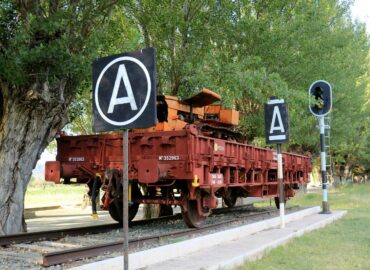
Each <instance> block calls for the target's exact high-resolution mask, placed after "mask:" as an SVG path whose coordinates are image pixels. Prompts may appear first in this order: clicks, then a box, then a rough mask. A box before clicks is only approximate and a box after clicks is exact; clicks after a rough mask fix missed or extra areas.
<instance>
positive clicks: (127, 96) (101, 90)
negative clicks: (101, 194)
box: [93, 48, 157, 270]
mask: <svg viewBox="0 0 370 270" xmlns="http://www.w3.org/2000/svg"><path fill="white" fill-rule="evenodd" d="M155 87H156V69H155V49H154V48H148V49H144V50H141V51H137V52H130V53H124V54H120V55H113V56H108V57H104V58H100V59H98V60H96V61H94V63H93V129H94V131H95V132H101V131H112V130H117V129H121V130H122V129H123V138H122V152H123V168H122V170H123V179H122V204H123V266H124V270H128V269H129V261H128V249H129V246H128V212H129V206H128V180H129V179H128V163H129V155H128V152H129V143H128V141H129V135H128V134H129V129H130V128H145V127H150V126H154V125H155V124H156V119H157V111H156V89H155Z"/></svg>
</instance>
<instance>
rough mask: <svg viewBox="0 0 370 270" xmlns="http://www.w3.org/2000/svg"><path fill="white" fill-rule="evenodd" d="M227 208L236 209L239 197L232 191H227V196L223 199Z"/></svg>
mask: <svg viewBox="0 0 370 270" xmlns="http://www.w3.org/2000/svg"><path fill="white" fill-rule="evenodd" d="M222 199H223V200H224V203H225V204H226V206H227V207H230V208H231V207H234V206H235V204H236V200H237V199H238V196H237V195H236V194H235V192H233V191H232V190H227V191H226V192H225V196H223V197H222Z"/></svg>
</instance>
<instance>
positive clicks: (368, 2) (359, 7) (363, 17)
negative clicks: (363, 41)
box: [351, 0, 370, 34]
mask: <svg viewBox="0 0 370 270" xmlns="http://www.w3.org/2000/svg"><path fill="white" fill-rule="evenodd" d="M351 11H352V17H353V18H354V19H355V18H357V19H358V20H359V21H361V22H364V23H366V29H367V32H368V33H369V34H370V0H355V1H354V3H353V6H352V9H351Z"/></svg>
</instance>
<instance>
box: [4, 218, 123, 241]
mask: <svg viewBox="0 0 370 270" xmlns="http://www.w3.org/2000/svg"><path fill="white" fill-rule="evenodd" d="M119 228H121V226H120V225H119V224H118V223H114V224H104V225H96V226H86V227H79V228H68V229H59V230H51V231H41V232H31V233H19V234H10V235H5V236H0V246H6V245H11V244H19V243H27V242H35V241H40V240H53V239H59V238H62V237H65V236H67V235H70V236H73V235H82V234H96V233H101V232H107V231H112V230H115V229H119Z"/></svg>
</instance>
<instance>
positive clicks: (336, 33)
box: [0, 0, 370, 169]
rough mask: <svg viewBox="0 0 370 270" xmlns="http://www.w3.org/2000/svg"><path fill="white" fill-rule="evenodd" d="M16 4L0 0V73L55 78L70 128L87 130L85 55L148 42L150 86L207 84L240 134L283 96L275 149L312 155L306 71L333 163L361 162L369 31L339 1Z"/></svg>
mask: <svg viewBox="0 0 370 270" xmlns="http://www.w3.org/2000/svg"><path fill="white" fill-rule="evenodd" d="M31 2H32V3H31ZM27 3H28V4H26V5H23V4H21V1H11V0H3V1H2V2H1V5H0V36H1V43H0V45H1V46H0V52H1V53H0V80H3V81H7V82H11V83H12V84H13V85H16V86H24V85H27V86H31V85H32V84H33V83H34V82H36V81H44V80H48V81H52V80H54V79H58V80H62V79H66V78H67V79H68V80H69V82H70V84H71V85H72V86H74V87H69V88H68V89H73V96H74V98H73V102H72V105H71V107H70V118H71V120H73V122H72V124H71V125H70V126H69V127H68V130H72V131H73V132H74V133H90V132H91V97H90V95H91V94H90V93H91V75H90V74H91V68H90V67H91V62H92V60H93V59H94V58H98V57H102V56H107V55H111V54H116V53H122V52H126V51H132V50H137V49H141V48H143V47H149V46H152V47H155V48H156V49H157V89H158V92H159V93H165V94H171V95H177V96H180V97H182V98H185V97H189V96H191V95H193V94H194V93H196V92H198V91H199V89H201V88H202V87H207V88H209V89H211V90H214V91H215V92H217V93H219V94H221V96H222V97H223V101H222V103H223V104H224V105H225V106H227V107H232V108H235V109H238V110H240V112H241V116H242V117H241V121H240V122H241V124H240V126H239V127H238V130H239V131H241V132H243V133H244V134H245V135H247V137H248V138H249V141H251V142H252V141H255V142H258V143H259V144H260V143H261V141H263V138H264V119H263V118H264V115H263V106H264V103H265V102H266V101H267V100H268V99H269V98H270V96H278V97H279V98H284V99H285V100H286V101H287V103H288V106H289V118H290V132H291V142H290V144H289V145H288V146H287V148H289V149H290V150H294V151H299V152H306V151H310V152H312V153H313V154H316V153H318V152H319V147H318V146H319V139H318V135H316V134H318V130H317V129H316V127H315V126H316V125H317V122H316V120H315V118H314V117H313V116H311V115H310V113H309V111H308V108H307V107H308V94H307V90H308V87H309V85H310V84H311V83H312V82H313V81H315V80H318V79H325V80H327V81H329V82H330V83H331V84H332V86H333V97H334V102H333V114H332V116H333V121H332V130H331V134H332V149H333V150H334V154H335V158H336V161H337V162H339V163H340V162H343V163H348V162H349V163H351V164H362V166H363V168H365V169H366V168H367V169H368V168H369V160H370V158H369V153H368V152H369V151H368V149H369V143H368V142H369V138H368V136H369V135H368V134H369V109H368V108H369V104H368V103H366V102H367V100H368V99H369V93H368V91H369V64H368V63H369V58H368V55H369V37H368V35H367V34H366V29H365V26H364V25H363V24H360V23H358V22H353V21H352V19H351V17H350V12H349V8H350V4H351V1H339V0H323V1H314V0H310V1H303V0H298V1H296V0H274V1H247V0H238V1H213V0H203V1H193V0H180V1H175V0H169V1H150V0H127V1H118V2H114V1H113V2H112V1H96V2H90V1H87V0H86V1H77V2H76V1H28V2H27ZM53 3H54V4H55V3H57V4H56V6H54V4H53ZM27 5H28V6H27ZM26 88H27V87H26ZM26 88H24V89H26ZM76 89H77V90H76ZM71 91H72V90H71ZM349 123H350V125H349Z"/></svg>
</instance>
